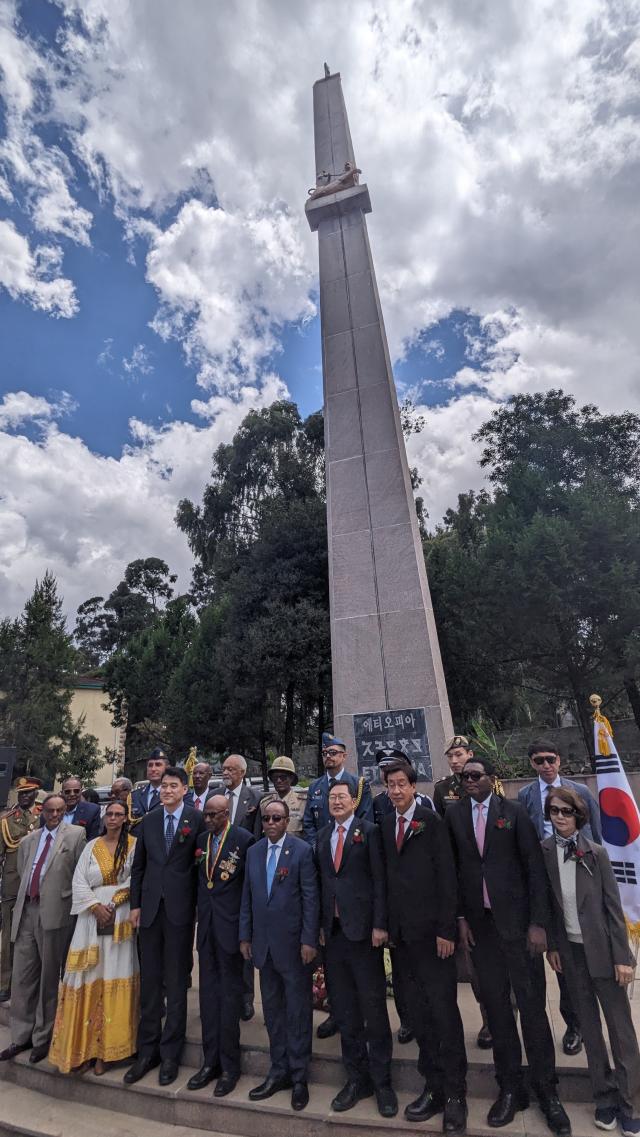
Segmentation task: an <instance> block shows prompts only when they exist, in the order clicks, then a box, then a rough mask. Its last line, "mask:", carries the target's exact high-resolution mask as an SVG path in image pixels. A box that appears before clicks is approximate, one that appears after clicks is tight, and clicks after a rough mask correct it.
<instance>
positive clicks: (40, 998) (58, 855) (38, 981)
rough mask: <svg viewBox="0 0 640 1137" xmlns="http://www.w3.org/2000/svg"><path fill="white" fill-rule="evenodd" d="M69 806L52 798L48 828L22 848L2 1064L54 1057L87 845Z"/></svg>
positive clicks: (46, 808)
mask: <svg viewBox="0 0 640 1137" xmlns="http://www.w3.org/2000/svg"><path fill="white" fill-rule="evenodd" d="M65 809H66V804H65V800H64V798H63V797H62V796H61V795H60V794H48V796H47V797H46V798H45V799H44V802H43V805H42V816H43V818H44V825H43V827H42V829H35V830H34V831H33V832H32V833H30V834H29V835H28V836H27V837H25V838H24V840H23V841H22V842H21V844H20V848H19V849H18V873H19V875H20V887H19V889H18V897H17V900H16V906H15V909H14V912H13V923H12V927H11V938H12V940H13V943H14V956H13V980H12V984H11V1045H10V1046H8V1047H7V1048H6V1049H5V1050H3V1051H2V1052H1V1053H0V1061H6V1060H7V1059H8V1058H14V1057H15V1055H16V1054H20V1052H21V1051H22V1050H29V1049H31V1054H30V1055H29V1061H30V1062H41V1061H42V1059H43V1058H46V1056H47V1054H48V1053H49V1042H50V1039H51V1032H52V1031H53V1022H54V1019H55V1015H56V1004H57V1000H58V983H59V980H60V973H61V971H62V968H63V965H64V959H65V955H66V951H67V947H68V943H69V931H70V926H71V882H72V880H73V873H74V870H75V867H76V864H77V863H78V860H79V858H80V854H81V853H82V850H83V849H84V847H85V844H86V835H85V831H84V829H83V828H82V827H81V826H79V825H65V824H64V814H65Z"/></svg>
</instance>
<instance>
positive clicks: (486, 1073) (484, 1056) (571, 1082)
mask: <svg viewBox="0 0 640 1137" xmlns="http://www.w3.org/2000/svg"><path fill="white" fill-rule="evenodd" d="M467 995H469V996H470V995H471V992H470V991H468V989H465V988H464V987H461V988H460V1004H461V1006H460V1009H461V1012H462V1017H463V1022H464V1025H465V1042H466V1047H467V1057H468V1060H469V1072H468V1087H469V1094H470V1095H472V1096H474V1097H480V1098H491V1099H492V1098H493V1097H494V1096H495V1091H496V1085H495V1079H494V1075H493V1057H492V1054H491V1051H486V1050H480V1049H479V1048H478V1047H477V1045H476V1035H477V1032H478V1030H479V1027H480V1017H479V1014H478V1011H477V1006H476V1004H475V1001H474V1000H473V998H472V997H471V998H469V999H468V1000H467V999H466V997H467ZM467 1002H468V1006H467V1005H466V1003H467ZM463 1004H465V1005H463ZM197 1006H198V1000H197V991H190V992H189V1015H188V1020H187V1040H186V1044H185V1047H184V1050H183V1054H182V1064H183V1066H184V1067H187V1068H190V1069H191V1070H193V1069H197V1068H198V1067H199V1066H200V1065H201V1063H202V1050H201V1046H200V1020H199V1017H198V1010H197ZM389 1010H390V1015H391V1019H392V1026H393V1028H394V1038H395V1031H396V1030H397V1017H396V1015H395V1010H394V1009H393V1005H392V1004H391V1003H390V1004H389ZM9 1015H10V1004H8V1003H5V1004H0V1027H2V1026H5V1027H8V1025H9ZM325 1017H326V1016H325V1015H324V1014H321V1013H319V1012H316V1013H314V1031H315V1027H317V1026H318V1024H319V1023H320V1022H322V1021H323V1019H324V1018H325ZM550 1017H551V1019H552V1022H553V1015H551V1016H550ZM562 1025H563V1026H564V1024H562ZM241 1028H242V1033H241V1038H242V1073H243V1075H246V1076H247V1077H248V1078H250V1079H253V1080H254V1084H257V1083H258V1082H260V1081H261V1080H262V1079H263V1078H264V1077H265V1076H266V1074H267V1073H268V1070H269V1047H268V1039H267V1033H266V1029H265V1026H264V1021H263V1017H262V1008H261V1006H260V1002H259V1000H256V1014H255V1016H254V1018H253V1019H252V1020H251V1022H248V1023H242V1024H241ZM555 1033H557V1032H555ZM417 1061H418V1048H417V1046H416V1044H415V1043H414V1042H410V1043H408V1044H406V1045H404V1046H399V1045H398V1043H397V1041H394V1056H393V1084H394V1086H395V1088H396V1090H397V1091H398V1092H399V1093H400V1092H403V1091H406V1093H408V1094H409V1095H412V1096H413V1097H415V1096H417V1094H418V1093H420V1091H421V1090H422V1086H423V1082H422V1079H421V1077H420V1075H419V1074H418V1071H417ZM556 1061H557V1064H558V1075H559V1085H560V1094H561V1096H562V1099H563V1101H565V1100H566V1101H576V1102H579V1101H585V1102H588V1101H590V1100H591V1088H590V1083H589V1079H588V1076H587V1069H586V1063H585V1057H584V1054H582V1055H579V1056H578V1057H577V1058H568V1057H566V1055H564V1054H563V1053H562V1049H561V1047H560V1046H559V1045H556ZM0 1070H1V1068H0ZM189 1076H190V1075H189ZM309 1081H310V1082H313V1083H314V1084H322V1085H326V1086H328V1087H331V1088H332V1089H333V1092H334V1093H335V1090H336V1089H337V1088H338V1087H340V1086H341V1085H343V1083H344V1081H345V1074H344V1067H343V1065H342V1061H341V1057H340V1042H339V1039H338V1038H337V1037H336V1036H334V1037H333V1038H328V1039H319V1038H317V1037H316V1036H315V1033H314V1039H313V1058H312V1062H311V1067H310V1071H309Z"/></svg>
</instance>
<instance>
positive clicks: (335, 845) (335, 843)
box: [331, 813, 355, 861]
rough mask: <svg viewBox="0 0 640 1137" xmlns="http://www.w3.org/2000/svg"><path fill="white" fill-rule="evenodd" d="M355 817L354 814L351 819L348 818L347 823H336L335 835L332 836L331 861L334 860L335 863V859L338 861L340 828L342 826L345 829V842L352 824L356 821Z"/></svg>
mask: <svg viewBox="0 0 640 1137" xmlns="http://www.w3.org/2000/svg"><path fill="white" fill-rule="evenodd" d="M354 816H355V815H354V814H353V813H352V814H351V817H347V819H346V821H335V822H334V826H333V833H332V834H331V859H332V861H335V859H336V849H337V848H338V826H339V825H342V827H343V829H344V833H343V836H342V839H343V841H346V839H347V833H348V832H349V830H350V828H351V823H352V821H353V819H354Z"/></svg>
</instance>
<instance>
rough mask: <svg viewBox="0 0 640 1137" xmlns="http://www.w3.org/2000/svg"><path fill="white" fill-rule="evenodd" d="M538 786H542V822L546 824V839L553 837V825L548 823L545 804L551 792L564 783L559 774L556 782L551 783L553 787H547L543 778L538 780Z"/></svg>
mask: <svg viewBox="0 0 640 1137" xmlns="http://www.w3.org/2000/svg"><path fill="white" fill-rule="evenodd" d="M538 785H539V786H540V801H541V803H542V820H543V822H544V835H545V837H552V836H553V825H552V824H551V822H550V821H547V819H546V817H545V815H544V803H545V802H546V800H547V794H548V793H549V790H553V789H558V787H559V786H561V785H562V782H561V781H560V775H559V774H558V775H557V777H556V779H555V781H553V782H552V783H551V785H549V786H548V785H547V783H546V782H543V780H542V778H538Z"/></svg>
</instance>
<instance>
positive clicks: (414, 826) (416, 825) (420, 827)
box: [409, 821, 425, 834]
mask: <svg viewBox="0 0 640 1137" xmlns="http://www.w3.org/2000/svg"><path fill="white" fill-rule="evenodd" d="M409 829H410V830H411V832H412V833H416V834H418V833H424V829H425V825H424V821H412V822H411V823H410V825H409Z"/></svg>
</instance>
